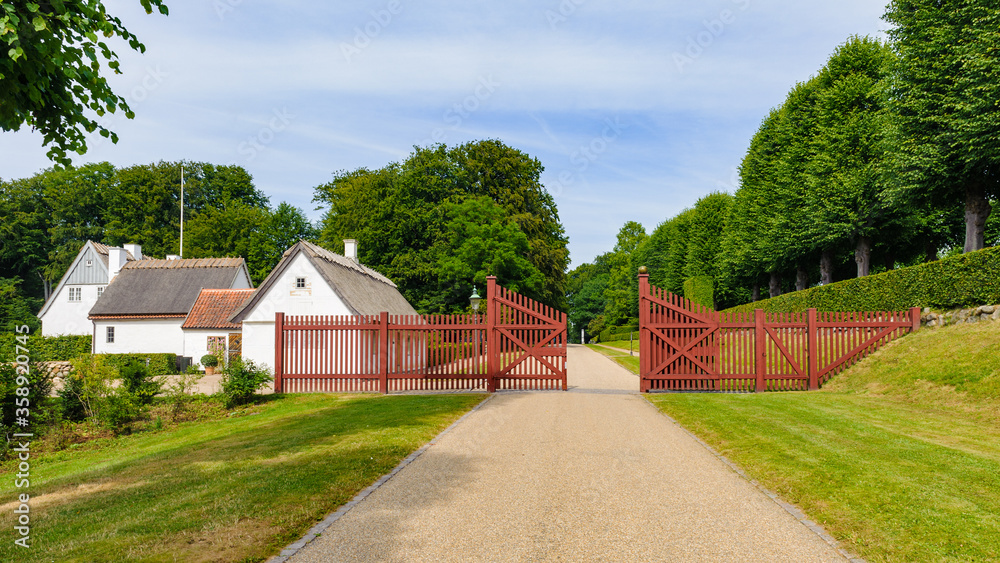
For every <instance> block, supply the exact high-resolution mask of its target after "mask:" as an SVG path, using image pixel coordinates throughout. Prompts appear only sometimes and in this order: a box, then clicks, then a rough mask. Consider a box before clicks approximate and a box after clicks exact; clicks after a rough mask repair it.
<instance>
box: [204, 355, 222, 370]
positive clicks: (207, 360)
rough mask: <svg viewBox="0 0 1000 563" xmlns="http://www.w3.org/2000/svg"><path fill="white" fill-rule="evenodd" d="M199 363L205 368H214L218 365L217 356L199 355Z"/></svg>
mask: <svg viewBox="0 0 1000 563" xmlns="http://www.w3.org/2000/svg"><path fill="white" fill-rule="evenodd" d="M201 365H202V366H204V367H207V368H209V367H211V368H214V367H215V366H217V365H219V358H218V357H217V356H216V355H215V354H205V355H204V356H202V357H201Z"/></svg>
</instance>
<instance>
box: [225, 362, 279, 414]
mask: <svg viewBox="0 0 1000 563" xmlns="http://www.w3.org/2000/svg"><path fill="white" fill-rule="evenodd" d="M269 381H271V372H270V371H268V369H267V368H265V367H263V366H258V365H257V364H255V363H254V362H253V360H244V359H243V358H239V357H235V358H233V359H232V360H230V361H229V365H228V366H226V369H225V371H223V372H222V379H221V380H220V382H219V385H220V386H221V387H222V395H223V396H224V397H225V399H226V407H227V408H231V407H234V406H236V405H242V404H245V403H249V402H250V401H251V400H253V398H254V395H256V394H257V391H260V390H261V389H263V388H264V387H265V386H266V385H267V382H269Z"/></svg>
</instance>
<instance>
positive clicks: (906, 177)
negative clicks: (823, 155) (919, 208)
mask: <svg viewBox="0 0 1000 563" xmlns="http://www.w3.org/2000/svg"><path fill="white" fill-rule="evenodd" d="M885 20H886V21H888V22H889V23H890V24H891V25H892V27H890V29H889V31H888V33H889V37H890V38H891V40H892V44H893V47H894V48H895V50H896V52H897V53H898V57H897V58H896V62H895V65H894V68H893V72H892V83H891V88H892V91H893V95H892V96H891V97H890V98H889V103H890V109H891V111H892V115H893V128H892V132H893V135H892V154H893V155H894V156H895V158H894V162H893V164H894V166H893V170H892V177H893V179H894V181H895V186H894V187H895V192H896V196H897V197H900V198H903V199H908V200H916V201H918V202H922V203H925V204H931V205H934V206H937V207H941V206H951V205H956V204H958V205H961V204H962V203H965V205H966V221H967V232H966V241H965V250H966V251H970V250H976V249H978V248H981V245H982V241H981V239H979V237H982V235H983V233H982V230H983V224H982V223H981V221H985V220H986V218H987V217H988V216H989V214H990V206H989V204H988V200H989V199H991V198H992V199H997V198H998V197H1000V177H998V176H997V174H996V172H995V171H996V170H997V168H998V167H1000V127H998V126H997V117H996V116H997V100H1000V50H998V49H997V44H998V42H1000V31H998V29H1000V11H997V9H996V3H995V2H993V1H991V0H958V1H955V2H947V3H944V2H938V1H936V0H894V1H893V2H891V3H890V4H889V6H888V9H887V11H886V14H885ZM970 212H971V213H970Z"/></svg>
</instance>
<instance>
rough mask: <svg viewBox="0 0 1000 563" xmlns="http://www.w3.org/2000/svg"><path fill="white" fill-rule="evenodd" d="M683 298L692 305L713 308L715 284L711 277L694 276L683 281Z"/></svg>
mask: <svg viewBox="0 0 1000 563" xmlns="http://www.w3.org/2000/svg"><path fill="white" fill-rule="evenodd" d="M684 297H685V298H686V299H688V300H690V301H691V302H692V303H697V304H698V305H702V306H705V307H708V308H709V309H713V308H715V283H714V281H713V280H712V277H711V276H695V277H693V278H688V279H686V280H684Z"/></svg>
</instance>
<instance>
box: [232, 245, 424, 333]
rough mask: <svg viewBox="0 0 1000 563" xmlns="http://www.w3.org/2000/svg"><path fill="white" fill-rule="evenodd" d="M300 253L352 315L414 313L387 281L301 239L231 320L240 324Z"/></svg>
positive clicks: (367, 269) (359, 265) (393, 285)
mask: <svg viewBox="0 0 1000 563" xmlns="http://www.w3.org/2000/svg"><path fill="white" fill-rule="evenodd" d="M299 254H304V255H305V256H306V257H307V258H308V259H309V261H310V262H312V264H313V266H315V267H316V270H317V271H319V273H320V275H321V276H322V277H323V279H324V281H326V283H327V285H329V286H330V288H331V289H333V291H334V292H335V293H336V294H337V296H338V297H340V299H341V301H343V302H344V305H346V306H347V308H348V309H349V310H350V311H351V313H352V314H355V315H377V314H379V313H381V312H383V311H385V312H388V313H389V314H392V315H416V314H417V312H416V310H414V309H413V307H412V306H411V305H410V303H409V301H407V300H406V298H405V297H403V295H402V294H401V293H400V292H399V290H398V289H397V288H396V284H394V283H392V281H391V280H390V279H389V278H387V277H385V276H383V275H382V274H380V273H378V272H376V271H375V270H373V269H371V268H369V267H367V266H364V265H362V264H359V263H357V262H355V261H354V260H351V259H350V258H345V257H344V256H341V255H339V254H336V253H333V252H330V251H329V250H327V249H325V248H321V247H319V246H316V245H315V244H312V243H310V242H307V241H304V240H300V241H299V242H297V243H295V245H294V246H292V247H291V248H289V249H288V250H286V251H285V252H284V254H283V255H282V257H281V262H279V263H278V265H277V266H276V267H275V268H274V270H272V271H271V273H270V274H269V275H268V276H267V279H265V280H264V282H263V283H261V284H260V287H259V288H258V289H257V292H256V293H255V294H254V296H253V298H251V299H250V300H249V301H247V303H246V304H245V305H244V306H243V307H242V308H241V309H240V310H238V311H237V312H236V313H235V314H234V315H233V318H232V319H231V320H233V321H234V322H240V321H242V320H243V319H244V318H246V316H247V315H248V314H249V313H250V311H252V310H253V309H254V307H256V305H257V304H258V303H259V302H260V301H261V300H262V299H263V298H264V296H265V295H267V292H268V291H269V290H270V289H271V286H272V285H274V283H275V281H276V280H277V279H278V278H279V277H281V274H282V273H283V272H284V271H285V269H287V268H288V265H289V264H291V263H292V261H293V260H294V259H295V257H296V256H298V255H299Z"/></svg>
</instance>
